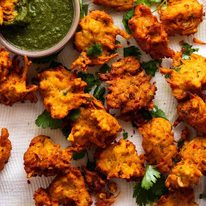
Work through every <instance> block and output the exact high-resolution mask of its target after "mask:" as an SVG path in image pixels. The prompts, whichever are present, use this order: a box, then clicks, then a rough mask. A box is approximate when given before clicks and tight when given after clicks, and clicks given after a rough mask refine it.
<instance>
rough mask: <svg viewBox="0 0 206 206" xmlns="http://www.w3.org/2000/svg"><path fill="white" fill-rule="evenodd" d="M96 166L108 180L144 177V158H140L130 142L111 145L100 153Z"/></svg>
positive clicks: (123, 141)
mask: <svg viewBox="0 0 206 206" xmlns="http://www.w3.org/2000/svg"><path fill="white" fill-rule="evenodd" d="M96 165H97V169H98V170H99V171H101V172H102V173H103V174H105V175H106V176H107V179H111V178H122V179H127V180H134V179H138V178H140V177H142V176H143V175H144V158H143V156H138V154H137V151H136V149H135V145H134V144H133V143H132V142H130V141H129V140H123V139H121V140H120V141H119V142H116V143H114V144H111V145H109V146H108V147H107V148H106V149H105V150H103V151H102V152H100V154H99V157H98V158H97V161H96Z"/></svg>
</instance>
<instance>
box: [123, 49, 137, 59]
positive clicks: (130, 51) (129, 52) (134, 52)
mask: <svg viewBox="0 0 206 206" xmlns="http://www.w3.org/2000/svg"><path fill="white" fill-rule="evenodd" d="M128 56H134V57H136V58H137V59H140V57H141V52H140V50H139V48H138V47H136V46H130V47H126V48H124V57H128Z"/></svg>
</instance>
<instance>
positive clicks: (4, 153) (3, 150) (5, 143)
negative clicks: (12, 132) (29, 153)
mask: <svg viewBox="0 0 206 206" xmlns="http://www.w3.org/2000/svg"><path fill="white" fill-rule="evenodd" d="M11 149H12V146H11V142H10V140H9V133H8V130H7V129H6V128H3V129H1V136H0V171H1V170H3V169H4V166H5V164H6V163H7V162H8V160H9V157H10V155H11Z"/></svg>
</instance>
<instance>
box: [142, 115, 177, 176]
mask: <svg viewBox="0 0 206 206" xmlns="http://www.w3.org/2000/svg"><path fill="white" fill-rule="evenodd" d="M138 131H139V132H140V134H141V135H142V137H143V141H142V147H143V149H144V151H145V158H146V160H147V162H148V163H149V164H151V165H155V166H156V167H157V169H158V170H159V171H160V172H162V173H168V172H169V171H170V170H171V168H172V166H173V158H174V157H175V156H176V155H177V147H176V145H175V144H174V134H173V131H172V125H171V124H170V122H169V121H168V120H165V119H163V118H153V119H152V120H150V121H149V122H148V123H146V124H144V125H142V126H141V127H140V128H139V129H138Z"/></svg>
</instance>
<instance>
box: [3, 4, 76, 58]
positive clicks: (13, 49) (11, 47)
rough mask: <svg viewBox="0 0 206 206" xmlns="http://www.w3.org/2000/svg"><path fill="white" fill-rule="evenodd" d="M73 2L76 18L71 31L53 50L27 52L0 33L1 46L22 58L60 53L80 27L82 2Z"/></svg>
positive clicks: (74, 17)
mask: <svg viewBox="0 0 206 206" xmlns="http://www.w3.org/2000/svg"><path fill="white" fill-rule="evenodd" d="M72 1H73V7H74V16H73V21H72V25H71V27H70V29H69V31H68V32H67V34H66V36H65V37H64V38H63V39H62V40H60V41H59V42H58V43H57V44H55V45H54V46H52V47H51V48H48V49H45V50H39V51H38V50H36V51H27V50H24V49H20V48H18V47H16V46H14V45H13V44H11V43H10V42H8V41H7V40H6V39H5V37H4V36H3V35H2V33H1V32H0V44H2V46H4V47H5V48H7V49H8V50H9V51H11V52H13V53H15V54H18V55H22V56H28V57H31V58H42V57H47V56H50V55H52V54H54V53H57V52H59V51H60V50H61V49H63V47H64V46H65V45H66V44H67V43H68V41H69V40H70V39H71V38H72V36H73V35H74V33H75V31H76V29H77V27H78V24H79V20H80V2H79V0H72Z"/></svg>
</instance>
